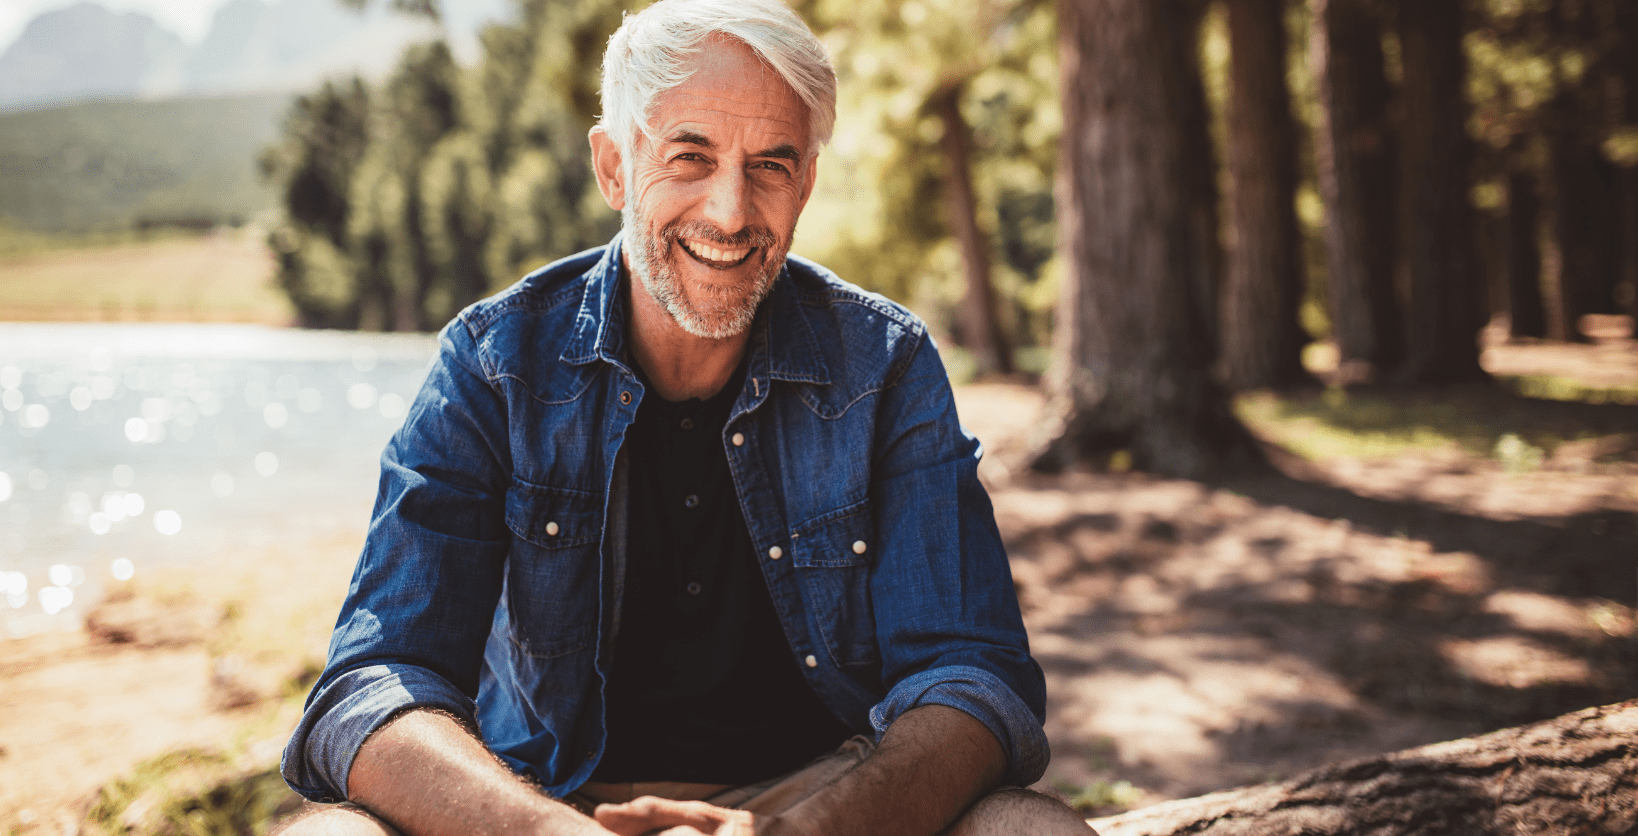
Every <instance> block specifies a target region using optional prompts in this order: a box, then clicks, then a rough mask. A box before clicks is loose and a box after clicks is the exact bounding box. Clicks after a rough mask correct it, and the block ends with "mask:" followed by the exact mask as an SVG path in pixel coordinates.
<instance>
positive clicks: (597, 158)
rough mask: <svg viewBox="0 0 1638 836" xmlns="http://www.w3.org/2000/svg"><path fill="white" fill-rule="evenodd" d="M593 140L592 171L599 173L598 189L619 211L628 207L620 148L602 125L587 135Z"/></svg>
mask: <svg viewBox="0 0 1638 836" xmlns="http://www.w3.org/2000/svg"><path fill="white" fill-rule="evenodd" d="M586 138H587V139H588V140H590V141H591V152H592V171H593V172H594V173H595V174H596V175H597V190H598V191H600V192H602V193H603V200H605V201H607V202H608V204H609V208H610V209H613V210H614V211H616V212H618V211H620V210H621V209H624V208H626V181H625V178H624V177H623V176H622V175H621V171H620V148H619V146H618V145H616V144H615V142H614V139H613V138H612V137H610V136H609V132H608V131H605V130H603V126H602V125H598V126H597V127H595V128H592V129H591V133H590V134H588V135H587V137H586Z"/></svg>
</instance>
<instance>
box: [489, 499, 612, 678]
mask: <svg viewBox="0 0 1638 836" xmlns="http://www.w3.org/2000/svg"><path fill="white" fill-rule="evenodd" d="M506 527H507V528H509V529H511V532H512V548H511V552H510V553H509V554H508V555H507V567H506V594H507V601H506V603H507V607H508V610H509V612H510V614H511V618H512V636H513V640H514V642H515V643H516V644H517V647H518V650H519V651H521V652H522V653H523V654H524V655H526V656H531V657H536V658H552V657H556V656H563V655H566V654H569V653H574V652H577V651H580V650H585V649H586V648H588V647H591V646H593V645H594V644H595V643H596V640H597V620H598V606H597V602H598V588H599V587H598V583H599V581H598V578H599V563H600V550H599V544H600V543H601V541H602V533H603V503H602V500H601V499H600V498H599V497H597V496H596V495H594V494H590V493H586V492H584V491H576V490H571V489H566V488H549V487H543V486H539V485H533V484H529V483H526V482H519V481H516V480H514V481H513V483H512V486H511V487H510V488H509V489H508V490H507V492H506Z"/></svg>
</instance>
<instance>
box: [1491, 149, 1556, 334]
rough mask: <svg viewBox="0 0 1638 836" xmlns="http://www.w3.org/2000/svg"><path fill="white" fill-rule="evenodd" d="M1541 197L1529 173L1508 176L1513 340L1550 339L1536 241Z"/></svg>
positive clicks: (1508, 261) (1508, 271)
mask: <svg viewBox="0 0 1638 836" xmlns="http://www.w3.org/2000/svg"><path fill="white" fill-rule="evenodd" d="M1540 222H1541V198H1540V196H1538V195H1537V194H1536V181H1535V176H1534V175H1533V174H1532V173H1531V172H1529V171H1514V172H1512V173H1510V174H1508V175H1507V232H1506V236H1505V237H1506V240H1505V242H1504V246H1505V248H1506V249H1505V252H1504V253H1503V256H1502V259H1503V263H1504V264H1505V265H1506V267H1505V271H1504V272H1506V274H1507V314H1508V321H1509V325H1508V333H1509V334H1510V335H1511V336H1514V337H1545V336H1547V314H1546V310H1545V309H1544V308H1543V307H1542V304H1541V246H1540V244H1539V242H1538V241H1537V235H1538V233H1539V230H1540Z"/></svg>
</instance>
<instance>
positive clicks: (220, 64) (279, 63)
mask: <svg viewBox="0 0 1638 836" xmlns="http://www.w3.org/2000/svg"><path fill="white" fill-rule="evenodd" d="M382 5H383V4H380V3H376V4H373V5H372V6H371V8H370V9H369V10H368V11H366V12H364V13H357V12H351V11H348V10H346V9H344V8H342V7H341V5H340V4H339V3H337V2H336V0H282V2H279V3H277V4H268V3H265V2H263V0H229V2H228V3H226V4H225V5H223V6H222V7H221V8H219V9H217V11H216V15H215V17H214V18H213V19H212V21H211V28H210V31H209V33H208V34H206V36H205V39H204V40H203V41H201V42H200V43H199V45H198V46H196V47H195V48H194V49H193V51H192V52H191V53H190V54H189V55H188V58H187V63H186V68H187V72H186V84H187V87H186V89H187V91H188V92H209V93H226V92H241V91H247V90H293V89H298V88H304V87H310V86H313V84H315V83H316V82H317V81H319V80H320V79H323V78H326V77H329V76H335V75H345V74H351V73H359V74H362V75H365V76H380V75H384V74H385V73H386V72H388V71H389V70H391V69H392V65H393V63H394V62H395V61H396V60H397V59H398V55H399V54H400V53H402V52H403V50H404V47H405V46H408V45H409V44H411V43H414V42H416V41H423V40H427V39H429V38H432V37H435V36H436V35H437V29H436V28H435V27H434V26H433V25H432V24H430V23H428V22H426V21H423V20H419V19H413V18H409V17H406V16H404V15H400V14H395V13H392V12H390V11H388V10H386V9H384V8H382Z"/></svg>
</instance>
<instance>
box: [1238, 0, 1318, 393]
mask: <svg viewBox="0 0 1638 836" xmlns="http://www.w3.org/2000/svg"><path fill="white" fill-rule="evenodd" d="M1284 13H1285V3H1284V2H1283V0H1229V2H1228V26H1229V49H1230V55H1231V59H1232V63H1231V65H1230V77H1231V81H1232V87H1233V93H1232V96H1233V98H1232V101H1231V104H1230V107H1229V134H1228V170H1229V176H1230V183H1231V186H1230V188H1231V192H1230V199H1229V206H1230V220H1231V221H1232V228H1233V245H1232V246H1231V247H1230V248H1229V253H1228V263H1227V268H1228V269H1227V271H1226V275H1225V277H1224V278H1225V280H1224V287H1223V323H1222V327H1223V361H1224V363H1223V367H1224V372H1225V376H1226V378H1227V381H1228V384H1229V385H1230V386H1231V387H1233V388H1235V389H1261V388H1272V389H1287V388H1292V387H1295V386H1302V385H1308V384H1312V383H1313V382H1314V379H1313V377H1312V376H1310V375H1309V374H1308V372H1307V370H1305V369H1304V368H1303V365H1302V348H1303V346H1304V345H1305V344H1306V343H1307V342H1308V339H1309V338H1308V335H1307V334H1306V333H1305V332H1304V331H1303V330H1302V326H1301V325H1300V324H1299V322H1298V319H1297V316H1298V307H1299V305H1300V304H1301V300H1302V292H1303V285H1304V280H1303V263H1302V235H1301V233H1300V232H1299V231H1298V229H1297V211H1296V203H1295V200H1296V192H1297V126H1296V124H1295V123H1294V122H1293V121H1292V120H1291V96H1290V93H1289V92H1288V91H1287V90H1286V84H1285V60H1286V35H1285V14H1284Z"/></svg>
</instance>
